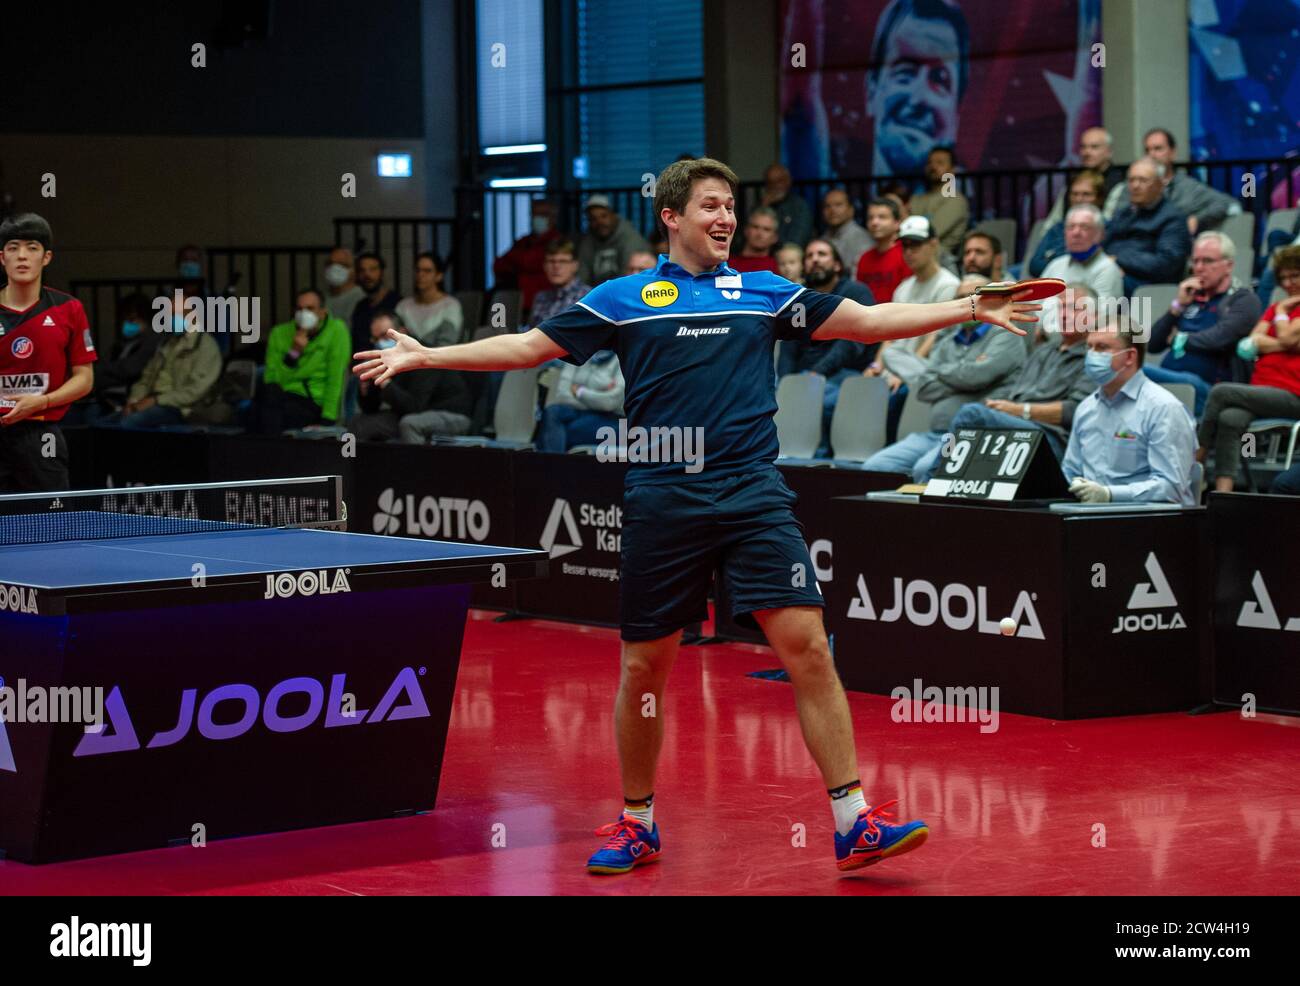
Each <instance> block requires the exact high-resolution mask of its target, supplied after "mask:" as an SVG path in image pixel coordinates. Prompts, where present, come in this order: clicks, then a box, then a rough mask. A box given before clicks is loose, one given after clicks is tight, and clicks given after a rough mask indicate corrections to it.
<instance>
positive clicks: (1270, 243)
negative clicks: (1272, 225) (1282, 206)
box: [1256, 210, 1300, 307]
mask: <svg viewBox="0 0 1300 986" xmlns="http://www.w3.org/2000/svg"><path fill="white" fill-rule="evenodd" d="M1284 246H1300V210H1297V212H1296V217H1295V224H1294V225H1293V226H1292V227H1291V228H1290V229H1289V230H1286V229H1275V230H1273V232H1271V233H1269V234H1268V239H1267V240H1265V241H1264V256H1263V257H1261V258H1260V259H1261V260H1265V259H1266V258H1268V257H1272V256H1276V251H1277V250H1279V249H1281V248H1282V247H1284ZM1263 266H1264V270H1263V273H1261V274H1260V276H1259V289H1258V291H1257V292H1256V293H1257V294H1258V295H1259V303H1260V306H1261V307H1267V306H1268V305H1270V304H1272V301H1273V292H1274V291H1276V290H1277V285H1278V281H1277V276H1276V273H1275V271H1274V268H1273V265H1272V264H1270V263H1265V264H1264V265H1263ZM1289 293H1290V294H1295V292H1294V291H1292V292H1289Z"/></svg>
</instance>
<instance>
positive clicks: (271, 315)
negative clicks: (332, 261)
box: [207, 246, 334, 332]
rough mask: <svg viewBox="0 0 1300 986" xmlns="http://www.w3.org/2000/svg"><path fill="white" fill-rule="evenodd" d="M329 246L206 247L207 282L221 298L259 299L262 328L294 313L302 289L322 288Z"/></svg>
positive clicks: (264, 328)
mask: <svg viewBox="0 0 1300 986" xmlns="http://www.w3.org/2000/svg"><path fill="white" fill-rule="evenodd" d="M332 249H334V248H333V247H332V246H220V247H208V248H207V261H208V285H209V286H210V288H211V290H212V291H213V292H214V293H216V294H218V295H221V296H223V297H228V296H240V297H246V298H260V299H261V308H262V318H263V320H264V322H265V324H264V325H263V331H264V332H268V331H270V327H271V326H272V325H274V324H276V323H277V322H282V321H285V320H287V319H289V318H290V317H292V315H293V303H294V299H295V298H296V297H297V294H298V292H299V291H301V290H305V289H306V288H309V287H314V288H317V289H318V290H324V285H323V284H321V272H322V271H323V270H324V268H325V262H326V258H327V257H328V256H329V252H330V251H331V250H332Z"/></svg>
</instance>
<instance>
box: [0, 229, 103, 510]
mask: <svg viewBox="0 0 1300 986" xmlns="http://www.w3.org/2000/svg"><path fill="white" fill-rule="evenodd" d="M53 244H54V234H53V233H52V232H51V231H50V224H49V223H47V222H46V221H45V220H44V219H42V218H41V217H40V216H38V215H36V214H35V213H32V212H27V213H22V214H20V215H17V216H12V217H10V218H9V219H6V220H5V221H4V222H3V223H0V264H3V266H4V272H5V275H6V277H7V279H8V283H6V284H5V286H4V287H3V288H0V492H4V493H43V492H48V491H52V490H66V489H68V487H69V486H70V485H71V482H70V480H69V476H68V446H67V443H66V442H65V441H64V439H63V434H62V432H60V430H59V426H58V422H59V421H60V420H62V418H63V416H64V415H65V414H66V413H67V410H68V405H70V404H71V403H72V402H73V401H77V400H80V399H81V398H83V397H85V396H86V395H87V394H88V393H90V391H91V389H92V388H93V387H94V383H95V371H94V369H93V368H92V365H91V364H93V363H94V362H95V360H96V358H97V356H96V353H95V340H94V338H93V337H92V335H91V331H90V323H89V322H88V321H87V320H86V311H85V309H84V308H82V307H81V302H80V301H78V300H77V299H76V298H74V297H72V296H71V295H67V294H64V293H63V292H62V291H55V290H54V289H52V288H47V287H45V286H44V284H43V283H42V281H43V278H44V274H45V268H46V266H48V265H49V263H50V261H51V260H53V258H54V253H53Z"/></svg>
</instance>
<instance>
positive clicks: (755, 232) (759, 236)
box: [727, 205, 781, 274]
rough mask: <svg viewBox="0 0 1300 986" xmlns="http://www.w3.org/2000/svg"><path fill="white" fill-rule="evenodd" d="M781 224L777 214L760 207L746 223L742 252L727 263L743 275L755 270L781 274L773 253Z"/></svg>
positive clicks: (762, 206) (733, 255) (734, 254)
mask: <svg viewBox="0 0 1300 986" xmlns="http://www.w3.org/2000/svg"><path fill="white" fill-rule="evenodd" d="M780 223H781V220H780V219H779V218H778V216H777V214H776V213H775V212H774V211H772V210H771V209H769V208H768V207H767V206H765V205H760V206H758V208H756V209H754V210H753V211H752V212H751V213H750V214H749V219H748V220H747V221H746V222H745V237H744V242H743V243H742V244H741V247H740V252H739V253H733V254H732V255H731V259H730V260H728V261H727V263H728V264H729V265H730V266H731V267H732V268H733V269H734V270H736V271H739V272H740V273H742V274H745V273H748V272H749V271H755V270H770V271H771V272H772V273H773V274H779V273H780V270H779V269H778V268H777V265H776V258H775V257H774V256H772V251H773V250H775V249H776V243H777V229H778V228H779V226H780Z"/></svg>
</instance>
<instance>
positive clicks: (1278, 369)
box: [1196, 247, 1300, 493]
mask: <svg viewBox="0 0 1300 986" xmlns="http://www.w3.org/2000/svg"><path fill="white" fill-rule="evenodd" d="M1279 262H1280V263H1279ZM1275 263H1279V266H1278V268H1277V271H1278V278H1279V279H1280V280H1281V282H1282V286H1283V287H1284V288H1285V289H1286V290H1287V292H1288V297H1286V298H1284V299H1283V300H1282V301H1279V302H1278V303H1277V304H1275V305H1270V306H1269V307H1268V308H1267V309H1266V310H1265V312H1264V314H1263V316H1262V317H1261V318H1260V320H1259V321H1258V322H1257V323H1256V324H1255V327H1254V329H1253V330H1252V331H1251V333H1250V335H1249V336H1247V337H1246V338H1245V339H1243V340H1242V341H1241V342H1240V344H1239V345H1238V352H1239V353H1240V354H1241V355H1242V356H1243V357H1244V358H1248V359H1254V361H1255V366H1254V370H1253V372H1252V373H1251V376H1250V383H1249V384H1241V383H1216V384H1215V385H1214V389H1213V390H1211V391H1210V398H1209V401H1208V402H1207V403H1206V405H1205V414H1204V415H1203V416H1202V418H1201V427H1200V433H1199V438H1200V448H1199V449H1197V450H1196V458H1197V461H1199V462H1205V459H1206V455H1207V454H1208V452H1209V451H1210V450H1213V451H1214V473H1215V475H1214V489H1215V490H1216V491H1217V492H1220V493H1230V492H1232V488H1233V486H1234V484H1235V483H1236V481H1237V473H1238V471H1239V470H1240V468H1241V436H1242V435H1244V434H1245V433H1246V429H1247V428H1249V427H1250V423H1251V422H1252V421H1254V420H1255V419H1256V418H1300V247H1286V248H1285V249H1283V250H1281V251H1279V253H1278V257H1277V260H1275ZM1284 485H1285V484H1284ZM1276 487H1277V482H1276V481H1274V491H1275V492H1276Z"/></svg>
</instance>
